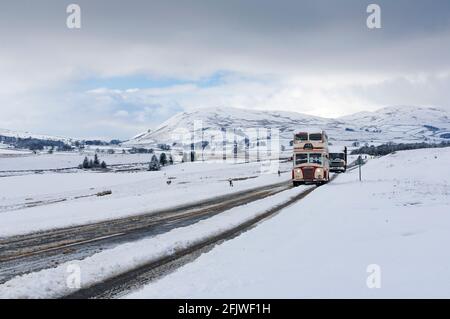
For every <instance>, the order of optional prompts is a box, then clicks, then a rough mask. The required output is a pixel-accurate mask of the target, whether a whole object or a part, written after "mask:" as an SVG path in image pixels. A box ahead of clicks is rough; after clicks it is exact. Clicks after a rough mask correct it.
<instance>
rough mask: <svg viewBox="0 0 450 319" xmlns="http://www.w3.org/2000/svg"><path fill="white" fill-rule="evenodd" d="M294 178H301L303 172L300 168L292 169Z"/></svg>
mask: <svg viewBox="0 0 450 319" xmlns="http://www.w3.org/2000/svg"><path fill="white" fill-rule="evenodd" d="M294 173H295V178H303V173H302V169H301V168H295V169H294Z"/></svg>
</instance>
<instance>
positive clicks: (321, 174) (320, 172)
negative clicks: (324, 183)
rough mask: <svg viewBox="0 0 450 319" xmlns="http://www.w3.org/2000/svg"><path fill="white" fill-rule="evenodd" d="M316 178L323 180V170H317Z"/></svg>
mask: <svg viewBox="0 0 450 319" xmlns="http://www.w3.org/2000/svg"><path fill="white" fill-rule="evenodd" d="M314 175H315V177H316V178H319V179H321V178H323V168H320V167H319V168H316V172H315V174H314Z"/></svg>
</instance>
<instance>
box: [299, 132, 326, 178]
mask: <svg viewBox="0 0 450 319" xmlns="http://www.w3.org/2000/svg"><path fill="white" fill-rule="evenodd" d="M293 150H294V154H293V162H294V167H293V169H292V182H293V184H294V186H298V185H300V184H305V183H315V184H323V183H326V182H328V181H329V180H330V163H329V153H328V137H327V135H326V133H325V131H312V132H298V133H295V134H294V142H293Z"/></svg>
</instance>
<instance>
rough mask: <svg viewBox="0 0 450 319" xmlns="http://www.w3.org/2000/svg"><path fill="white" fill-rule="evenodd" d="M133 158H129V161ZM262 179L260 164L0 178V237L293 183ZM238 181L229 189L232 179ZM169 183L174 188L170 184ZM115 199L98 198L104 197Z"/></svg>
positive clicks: (285, 167) (192, 165)
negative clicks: (100, 193)
mask: <svg viewBox="0 0 450 319" xmlns="http://www.w3.org/2000/svg"><path fill="white" fill-rule="evenodd" d="M128 156H130V155H128ZM281 165H282V166H281V167H280V168H281V169H282V170H284V171H285V172H284V173H283V174H282V176H281V177H279V176H278V175H277V174H276V173H274V174H261V163H250V164H228V163H208V164H201V163H200V162H194V163H184V164H177V165H172V166H166V167H164V168H162V170H161V171H156V172H148V171H141V172H137V173H96V172H83V173H46V174H32V175H24V176H12V177H4V178H0V181H1V182H0V220H1V223H0V237H6V236H12V235H17V234H23V233H29V232H33V231H38V230H45V229H51V228H56V227H64V226H72V225H81V224H86V223H90V222H95V221H101V220H106V219H112V218H118V217H124V216H130V215H137V214H142V213H149V212H152V211H156V210H159V209H164V208H169V207H175V206H178V205H182V204H187V203H193V202H196V201H200V200H204V199H209V198H212V197H214V196H220V195H224V194H230V193H233V192H241V191H243V190H247V189H251V188H255V187H258V186H263V185H268V184H273V183H278V182H282V181H283V180H285V181H288V180H289V178H290V167H291V165H292V163H284V164H281ZM230 178H233V179H237V180H235V181H234V187H230V186H229V183H228V179H230ZM168 181H170V185H168V184H167V182H168ZM106 190H111V191H112V194H111V195H109V196H104V197H97V196H96V194H97V193H99V192H102V191H106Z"/></svg>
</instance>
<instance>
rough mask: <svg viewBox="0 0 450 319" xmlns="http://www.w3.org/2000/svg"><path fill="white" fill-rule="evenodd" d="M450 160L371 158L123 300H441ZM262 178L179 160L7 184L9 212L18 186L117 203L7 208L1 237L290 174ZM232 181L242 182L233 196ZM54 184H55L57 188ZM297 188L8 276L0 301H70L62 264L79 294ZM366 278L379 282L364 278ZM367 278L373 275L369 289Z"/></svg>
mask: <svg viewBox="0 0 450 319" xmlns="http://www.w3.org/2000/svg"><path fill="white" fill-rule="evenodd" d="M449 162H450V149H449V148H447V149H425V150H413V151H403V152H397V153H395V154H391V155H388V156H385V157H382V158H378V159H371V160H369V162H368V163H367V164H366V165H365V166H363V168H362V177H363V181H362V182H360V181H359V180H358V170H353V171H350V172H348V173H346V174H341V175H339V176H338V178H336V179H335V180H334V181H333V182H332V183H330V184H328V185H325V186H322V187H320V188H318V189H316V190H315V191H314V192H312V193H311V194H309V195H308V196H307V197H305V198H304V199H303V200H301V201H299V202H297V203H296V204H294V205H292V206H290V207H287V208H285V209H283V210H282V211H281V212H280V213H279V214H278V215H276V216H274V217H273V218H271V219H269V220H266V221H264V222H263V223H261V224H259V225H258V227H256V228H254V229H252V230H250V231H247V232H245V233H243V234H241V235H240V236H239V237H237V238H235V239H233V240H230V241H227V242H225V243H222V244H220V245H218V246H216V247H215V248H214V249H213V250H211V251H209V252H207V253H204V254H203V255H201V256H200V257H199V258H197V259H196V260H195V261H193V262H192V263H189V264H186V265H184V266H182V267H181V268H179V269H178V270H176V271H174V272H173V273H171V274H169V275H167V276H166V277H163V278H161V279H159V280H158V281H156V282H153V283H151V284H149V285H147V286H144V287H143V288H141V289H140V290H137V291H134V292H133V293H131V294H129V295H128V296H126V298H403V297H405V298H415V297H423V298H433V297H436V298H442V297H447V298H448V297H450V268H449V266H448V265H449V264H450V254H448V253H447V251H446V248H445V247H446V244H447V243H448V242H450V233H449V232H448V229H449V228H450V215H449V212H450V169H449V168H448V163H449ZM290 165H291V163H285V164H283V167H282V169H283V170H289V168H290ZM259 169H260V165H259V164H257V163H252V164H242V165H232V164H207V165H200V164H199V163H187V164H182V165H175V166H170V167H167V168H165V169H164V170H163V171H160V172H141V173H134V174H117V173H116V174H113V173H105V174H96V173H85V174H43V175H31V176H18V177H9V178H4V179H2V181H7V182H8V185H6V186H4V185H3V183H2V184H0V187H1V188H0V193H1V194H2V195H1V196H4V197H3V198H2V203H4V202H8V201H9V202H10V203H13V202H14V200H15V199H17V197H14V196H15V195H17V191H18V190H19V188H20V187H24V185H27V186H26V187H25V188H23V189H22V193H21V194H22V195H24V196H33V197H35V198H44V197H45V196H50V197H51V196H56V197H57V196H61V194H66V195H67V194H71V195H73V194H76V193H77V192H78V193H83V192H88V191H98V190H102V189H105V187H107V188H108V189H112V190H113V195H112V196H111V197H109V198H108V197H105V198H97V197H92V198H84V199H78V200H69V201H67V202H63V203H56V204H50V205H47V206H40V207H33V208H21V209H17V210H12V211H4V212H2V213H0V218H1V219H2V223H1V224H0V237H1V236H2V234H3V236H5V235H9V234H15V233H22V232H27V231H31V230H36V229H47V228H51V227H56V226H58V227H59V226H62V225H69V224H78V223H85V222H88V221H92V220H97V219H99V220H100V219H106V218H112V217H117V216H123V215H128V214H136V213H140V212H144V211H147V210H149V209H150V210H151V209H155V208H161V207H165V206H167V205H170V206H173V205H174V204H181V203H183V202H184V201H185V202H192V200H193V198H195V199H201V198H210V197H211V196H214V195H215V194H218V195H219V194H224V193H227V192H228V193H229V192H234V191H240V190H243V189H246V188H252V187H255V186H261V185H264V184H270V183H275V182H279V181H282V180H288V179H289V176H290V173H289V172H286V173H283V176H282V177H278V176H277V174H268V175H265V174H258V173H259ZM83 176H84V177H83ZM174 176H176V179H173V180H172V184H171V185H170V186H169V185H167V184H166V181H167V179H169V177H174ZM254 176H256V177H255V178H251V177H254ZM230 177H233V178H244V179H243V180H240V181H236V182H235V187H234V188H230V187H229V186H228V183H227V179H228V178H230ZM248 177H250V178H248ZM60 178H61V179H60ZM66 178H69V179H67V180H66V182H63V179H66ZM245 178H247V179H245ZM51 180H52V181H51ZM86 184H88V185H89V187H91V188H92V189H91V188H86ZM52 185H58V190H57V191H55V190H54V188H53V186H52ZM305 188H306V187H305V186H303V187H299V188H295V189H291V190H288V191H284V192H281V193H279V194H276V195H273V196H271V197H267V198H265V199H262V200H258V201H255V202H252V203H249V204H247V205H244V206H240V207H236V208H233V209H230V210H228V211H226V212H224V213H221V214H219V215H216V216H213V217H211V218H208V219H205V220H202V221H200V222H198V223H196V224H193V225H190V226H186V227H181V228H177V229H174V230H172V231H170V232H167V233H164V234H160V235H157V236H154V237H151V238H145V239H142V240H139V241H135V242H130V243H127V244H121V245H119V246H116V247H114V248H111V249H107V250H104V251H102V252H100V253H97V254H94V255H92V256H91V257H88V258H86V259H84V260H76V261H71V262H67V263H64V264H61V265H59V266H57V267H56V268H49V269H45V270H42V271H39V272H35V273H31V274H27V275H23V276H20V277H15V278H13V279H11V280H10V281H8V282H6V283H4V284H2V285H0V297H3V298H21V297H31V298H39V297H40V298H46V297H59V296H62V295H64V294H67V293H69V292H71V290H70V289H69V288H68V287H67V285H66V277H67V266H68V265H72V264H74V263H75V264H78V265H79V266H80V267H81V271H82V284H83V286H86V285H90V284H93V283H96V282H101V281H103V280H105V279H106V278H109V277H111V276H115V275H117V274H120V273H123V272H125V271H128V270H130V269H133V268H135V267H137V266H139V265H142V264H145V263H148V262H150V261H152V260H155V259H157V258H159V257H162V256H165V255H167V254H171V253H173V252H174V251H176V250H177V249H180V248H184V247H187V246H189V245H192V244H194V243H196V242H197V241H199V240H202V239H204V238H208V237H209V236H213V235H215V234H218V233H220V232H223V231H225V230H227V229H229V228H231V227H233V226H235V225H237V224H239V223H241V222H243V221H245V220H248V219H250V218H252V217H253V216H257V215H258V214H262V213H264V212H265V211H267V210H268V209H270V208H271V207H274V206H275V205H279V204H280V203H283V202H285V201H287V200H289V199H290V198H292V197H293V196H295V195H296V194H298V193H300V192H301V191H303V190H305ZM168 190H171V191H170V192H168ZM20 200H23V198H20ZM20 200H17V202H20ZM373 269H376V271H377V273H375V274H374V273H369V272H368V270H370V271H372V270H373ZM374 275H376V276H377V277H376V280H375V281H372V280H373V278H374V277H373V276H374ZM368 279H371V280H369V284H370V283H372V284H373V283H374V282H375V283H377V284H378V283H379V286H378V285H377V287H379V288H369V286H368Z"/></svg>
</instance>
